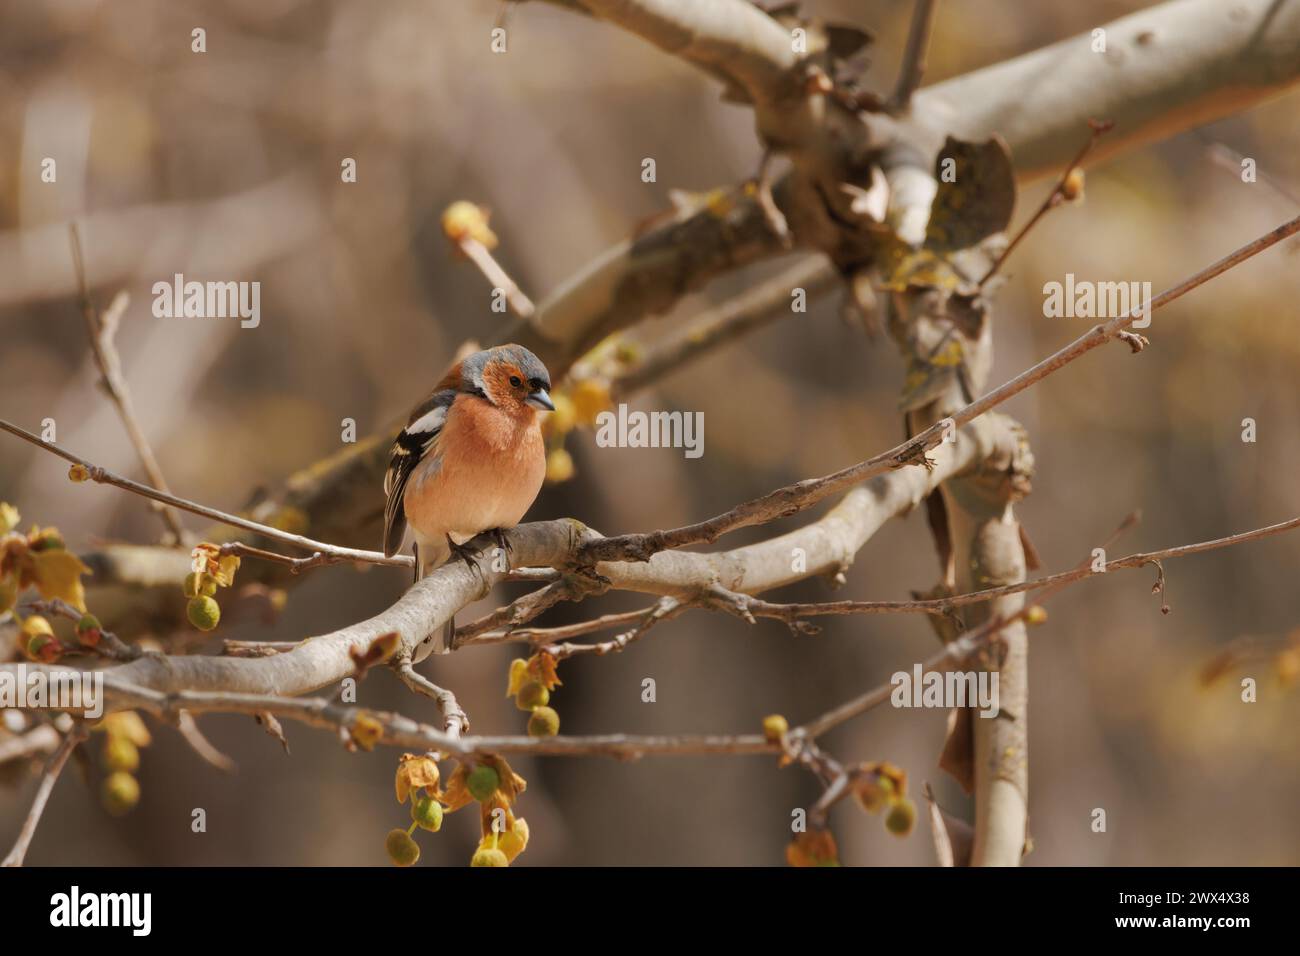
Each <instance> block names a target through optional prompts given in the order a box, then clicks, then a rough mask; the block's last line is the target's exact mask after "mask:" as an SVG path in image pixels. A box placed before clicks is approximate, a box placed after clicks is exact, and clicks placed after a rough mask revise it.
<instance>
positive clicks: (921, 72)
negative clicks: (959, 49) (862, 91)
mask: <svg viewBox="0 0 1300 956" xmlns="http://www.w3.org/2000/svg"><path fill="white" fill-rule="evenodd" d="M938 6H939V4H938V0H916V5H915V6H914V7H913V8H912V23H911V26H910V27H909V28H908V33H907V46H906V47H904V48H903V63H902V66H901V67H900V68H899V71H898V84H897V85H896V86H895V87H894V94H893V96H891V97H890V99H889V109H890V110H891V112H895V113H900V112H902V111H904V110H906V109H907V108H908V106H909V105H910V104H911V102H912V94H913V93H915V92H916V90H917V88H918V87H920V85H921V79H922V77H924V76H925V61H926V54H927V52H928V51H929V49H930V34H931V33H932V32H933V30H934V14H935V10H936V9H937V8H938Z"/></svg>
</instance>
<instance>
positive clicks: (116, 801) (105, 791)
mask: <svg viewBox="0 0 1300 956" xmlns="http://www.w3.org/2000/svg"><path fill="white" fill-rule="evenodd" d="M99 797H100V802H101V803H103V805H104V809H105V810H107V811H108V812H109V813H111V814H112V815H113V816H115V817H120V816H122V815H123V814H126V813H130V812H131V810H132V809H133V808H134V807H135V805H136V804H137V803H139V802H140V782H139V781H138V780H136V779H135V777H133V776H131V775H130V774H129V773H127V772H126V771H125V770H115V771H114V772H113V773H110V774H109V775H108V776H107V777H105V778H104V783H103V786H102V787H100V791H99Z"/></svg>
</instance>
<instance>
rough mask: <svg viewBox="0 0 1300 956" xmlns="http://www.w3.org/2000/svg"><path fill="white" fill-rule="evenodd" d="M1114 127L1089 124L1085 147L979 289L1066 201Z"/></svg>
mask: <svg viewBox="0 0 1300 956" xmlns="http://www.w3.org/2000/svg"><path fill="white" fill-rule="evenodd" d="M1114 126H1115V124H1114V123H1110V122H1106V123H1099V122H1095V121H1092V122H1089V124H1088V130H1089V133H1088V141H1087V142H1086V143H1084V144H1083V147H1082V148H1081V149H1080V150H1079V152H1078V153H1076V154H1075V157H1074V158H1073V159H1072V160H1070V165H1069V166H1067V167H1065V172H1063V173H1062V174H1061V178H1060V179H1058V180H1057V181H1056V185H1055V186H1053V187H1052V191H1051V192H1050V193H1048V194H1047V198H1046V199H1044V200H1043V204H1042V205H1041V206H1039V207H1038V209H1037V211H1036V212H1035V213H1034V214H1033V215H1032V216H1030V217H1029V221H1028V222H1027V223H1025V224H1024V225H1023V226H1021V227H1020V231H1019V232H1017V233H1016V234H1015V236H1014V237H1013V238H1012V240H1011V241H1010V242H1009V243H1007V247H1006V248H1005V249H1003V250H1002V254H1001V255H999V256H998V257H997V258H996V259H995V260H993V264H992V265H991V266H989V269H988V272H986V273H984V278H982V279H980V281H979V287H980V288H981V289H982V288H984V285H985V283H987V282H988V281H989V280H990V279H992V278H993V276H994V275H995V274H996V273H997V271H998V270H999V269H1000V268H1002V263H1004V262H1006V261H1007V258H1008V257H1009V256H1010V255H1011V252H1012V250H1013V249H1015V248H1016V246H1018V245H1020V240H1021V239H1023V238H1025V236H1026V235H1028V233H1029V230H1030V229H1033V228H1034V226H1035V225H1036V224H1037V223H1038V220H1040V219H1042V218H1043V216H1045V215H1047V211H1048V210H1049V209H1054V208H1056V207H1057V206H1059V205H1060V204H1061V203H1062V202H1064V201H1065V187H1066V183H1067V182H1068V181H1069V179H1070V176H1071V175H1072V174H1073V173H1074V171H1075V170H1076V169H1078V168H1079V167H1080V166H1081V165H1082V164H1083V160H1084V158H1085V157H1086V156H1087V155H1088V153H1090V152H1092V148H1093V146H1095V145H1097V140H1098V139H1099V138H1100V137H1102V136H1103V135H1105V134H1106V133H1108V132H1109V131H1110V130H1111V129H1113V128H1114Z"/></svg>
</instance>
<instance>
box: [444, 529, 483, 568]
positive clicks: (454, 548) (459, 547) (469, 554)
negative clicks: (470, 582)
mask: <svg viewBox="0 0 1300 956" xmlns="http://www.w3.org/2000/svg"><path fill="white" fill-rule="evenodd" d="M447 547H448V548H450V549H451V554H452V557H456V558H460V559H461V560H462V561H464V562H465V563H466V564H467V565H469V566H470V567H471V568H477V567H478V564H477V563H476V562H475V560H474V558H475V557H476V552H475V551H474V549H473V548H471V547H470V546H469V545H467V544H457V543H456V542H455V541H453V540H451V535H447Z"/></svg>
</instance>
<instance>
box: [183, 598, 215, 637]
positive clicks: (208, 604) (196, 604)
mask: <svg viewBox="0 0 1300 956" xmlns="http://www.w3.org/2000/svg"><path fill="white" fill-rule="evenodd" d="M185 616H186V617H188V618H189V619H190V623H191V624H193V625H194V626H195V627H197V628H198V629H199V630H200V631H210V630H212V629H213V628H214V627H216V626H217V622H218V621H220V620H221V605H219V604H218V603H217V602H216V601H215V600H213V599H212V598H210V597H207V596H206V595H200V596H198V597H195V598H190V603H189V604H187V605H186V606H185Z"/></svg>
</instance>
